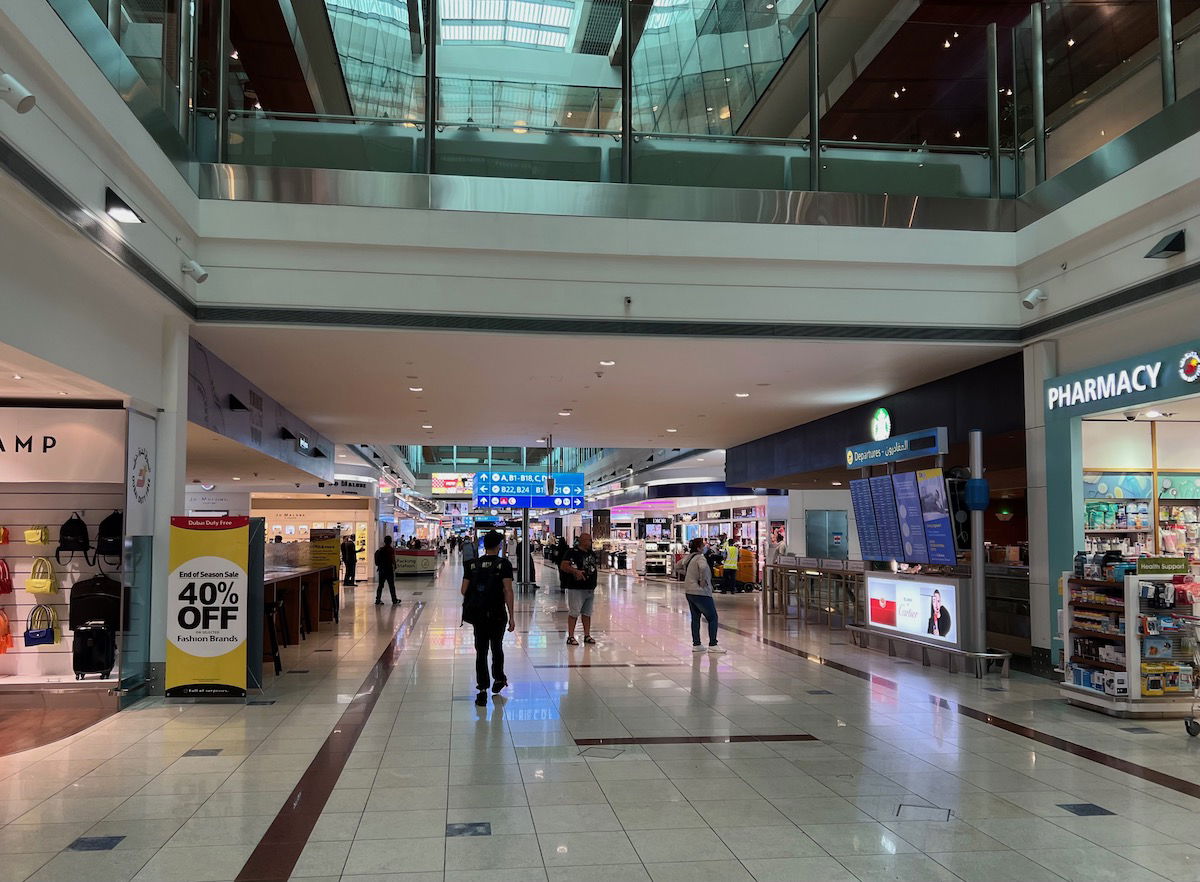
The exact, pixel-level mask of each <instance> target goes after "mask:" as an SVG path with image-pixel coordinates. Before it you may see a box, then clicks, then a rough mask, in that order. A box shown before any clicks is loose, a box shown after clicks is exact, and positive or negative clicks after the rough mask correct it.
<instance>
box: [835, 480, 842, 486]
mask: <svg viewBox="0 0 1200 882" xmlns="http://www.w3.org/2000/svg"><path fill="white" fill-rule="evenodd" d="M833 486H834V487H841V486H842V482H841V481H834V482H833Z"/></svg>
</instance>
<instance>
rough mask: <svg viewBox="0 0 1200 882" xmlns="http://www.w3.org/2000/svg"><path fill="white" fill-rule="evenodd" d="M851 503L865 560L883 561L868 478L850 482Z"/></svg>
mask: <svg viewBox="0 0 1200 882" xmlns="http://www.w3.org/2000/svg"><path fill="white" fill-rule="evenodd" d="M850 501H851V502H852V503H853V504H854V520H855V522H856V524H857V526H858V545H859V550H860V551H861V553H862V559H863V560H882V559H883V555H882V554H881V553H880V551H879V529H878V527H876V525H875V507H874V506H873V505H872V503H871V485H870V482H869V481H868V480H867V479H866V478H859V479H857V480H854V481H851V482H850Z"/></svg>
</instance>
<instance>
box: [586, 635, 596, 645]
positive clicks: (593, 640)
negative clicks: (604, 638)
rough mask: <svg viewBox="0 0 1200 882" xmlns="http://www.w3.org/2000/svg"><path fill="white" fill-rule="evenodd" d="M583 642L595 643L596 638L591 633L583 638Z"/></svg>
mask: <svg viewBox="0 0 1200 882" xmlns="http://www.w3.org/2000/svg"><path fill="white" fill-rule="evenodd" d="M583 642H584V643H595V642H596V638H595V637H593V636H592V635H591V634H588V635H587V636H586V637H584V638H583Z"/></svg>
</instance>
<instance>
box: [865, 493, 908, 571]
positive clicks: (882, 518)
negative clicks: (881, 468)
mask: <svg viewBox="0 0 1200 882" xmlns="http://www.w3.org/2000/svg"><path fill="white" fill-rule="evenodd" d="M868 480H869V481H870V482H871V502H872V503H874V505H875V528H876V530H877V531H878V534H879V553H880V555H881V559H882V560H904V543H903V542H901V541H900V521H899V514H898V513H897V512H896V493H895V491H894V490H893V489H892V479H891V478H889V477H888V476H887V475H880V476H878V477H876V478H868Z"/></svg>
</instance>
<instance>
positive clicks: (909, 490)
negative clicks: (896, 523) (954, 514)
mask: <svg viewBox="0 0 1200 882" xmlns="http://www.w3.org/2000/svg"><path fill="white" fill-rule="evenodd" d="M892 486H893V487H894V488H895V490H896V514H897V515H898V516H899V518H900V540H901V541H902V542H903V543H904V560H905V562H906V563H912V564H927V563H929V551H928V549H927V548H926V546H925V520H924V518H923V517H922V515H921V497H920V494H918V493H917V476H916V475H915V474H913V473H912V472H903V473H901V474H898V475H892Z"/></svg>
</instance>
